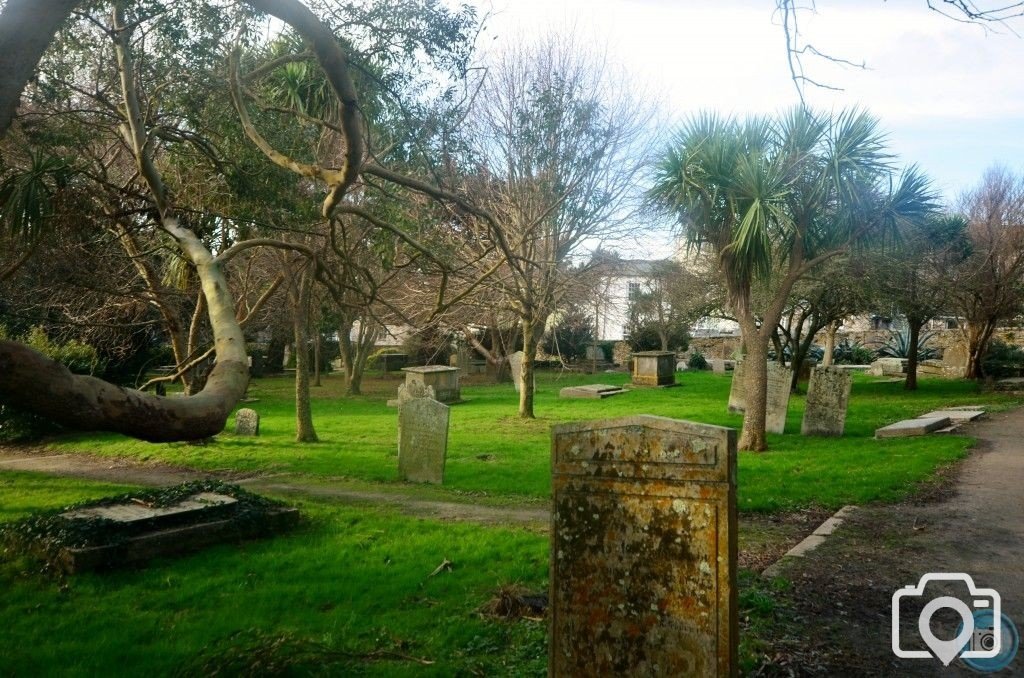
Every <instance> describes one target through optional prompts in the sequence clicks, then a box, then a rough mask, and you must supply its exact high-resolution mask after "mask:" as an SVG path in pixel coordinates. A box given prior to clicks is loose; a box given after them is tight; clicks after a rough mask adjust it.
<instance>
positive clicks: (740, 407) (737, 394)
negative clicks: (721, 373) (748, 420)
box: [729, 360, 747, 414]
mask: <svg viewBox="0 0 1024 678" xmlns="http://www.w3.org/2000/svg"><path fill="white" fill-rule="evenodd" d="M745 365H746V363H745V362H744V361H742V360H737V361H736V367H735V368H733V371H732V384H731V385H730V386H729V411H730V412H737V413H740V414H742V413H743V412H744V411H745V410H746V409H747V391H746V388H747V386H746V378H747V371H746V367H745Z"/></svg>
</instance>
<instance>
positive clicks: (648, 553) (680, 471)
mask: <svg viewBox="0 0 1024 678" xmlns="http://www.w3.org/2000/svg"><path fill="white" fill-rule="evenodd" d="M551 437H552V444H551V448H552V472H553V476H552V489H553V499H554V510H553V511H552V525H551V574H550V577H549V582H550V584H549V586H550V598H549V599H550V604H551V629H550V647H549V667H550V668H549V675H552V676H613V675H614V676H732V675H736V671H737V669H738V666H737V646H738V628H737V626H738V625H737V621H738V617H737V609H736V588H737V583H736V570H737V568H736V559H737V546H736V534H737V533H736V432H735V431H734V430H732V429H727V428H722V427H718V426H707V425H702V424H696V423H691V422H686V421H678V420H674V419H665V418H663V417H653V416H647V415H642V416H635V417H625V418H622V419H612V420H603V421H595V422H587V423H581V424H565V425H560V426H555V427H554V428H553V429H552V436H551Z"/></svg>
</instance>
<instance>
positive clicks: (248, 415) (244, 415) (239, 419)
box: [235, 407, 260, 436]
mask: <svg viewBox="0 0 1024 678" xmlns="http://www.w3.org/2000/svg"><path fill="white" fill-rule="evenodd" d="M259 434H260V415H259V412H257V411H256V410H250V409H249V408H248V407H243V408H242V409H240V410H238V412H235V435H238V436H258V435H259Z"/></svg>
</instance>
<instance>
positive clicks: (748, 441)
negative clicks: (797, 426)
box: [738, 336, 768, 452]
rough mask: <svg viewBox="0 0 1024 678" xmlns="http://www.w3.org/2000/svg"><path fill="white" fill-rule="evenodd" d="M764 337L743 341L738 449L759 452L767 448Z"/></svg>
mask: <svg viewBox="0 0 1024 678" xmlns="http://www.w3.org/2000/svg"><path fill="white" fill-rule="evenodd" d="M765 339H766V338H762V337H758V336H753V337H751V338H750V340H749V341H747V355H746V357H745V358H744V365H743V370H744V374H745V376H746V382H747V383H746V384H745V386H746V388H745V393H744V399H745V404H746V410H745V412H744V415H743V430H742V432H741V433H740V440H739V445H738V447H739V449H741V450H752V451H754V452H763V451H764V450H767V449H768V441H767V436H766V434H765V425H766V423H767V409H768V351H767V350H766V349H767V343H768V342H767V341H766V340H765Z"/></svg>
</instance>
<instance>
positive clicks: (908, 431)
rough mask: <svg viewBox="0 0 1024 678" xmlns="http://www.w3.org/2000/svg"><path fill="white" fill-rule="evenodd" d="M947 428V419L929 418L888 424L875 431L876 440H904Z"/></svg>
mask: <svg viewBox="0 0 1024 678" xmlns="http://www.w3.org/2000/svg"><path fill="white" fill-rule="evenodd" d="M947 426H949V417H930V418H924V417H922V418H920V419H904V420H903V421H897V422H896V423H895V424H889V425H888V426H883V427H882V428H880V429H878V430H876V431H875V437H876V438H905V437H909V436H923V435H925V434H926V433H931V432H932V431H935V430H937V429H940V428H945V427H947Z"/></svg>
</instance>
